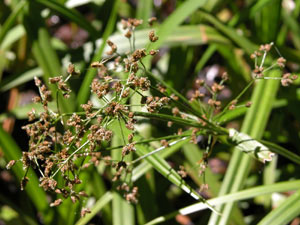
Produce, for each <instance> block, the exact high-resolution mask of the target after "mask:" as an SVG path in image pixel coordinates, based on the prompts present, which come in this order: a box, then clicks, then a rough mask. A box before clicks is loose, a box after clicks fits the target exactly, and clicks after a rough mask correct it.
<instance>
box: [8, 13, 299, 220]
mask: <svg viewBox="0 0 300 225" xmlns="http://www.w3.org/2000/svg"><path fill="white" fill-rule="evenodd" d="M155 20H156V19H155V18H151V19H150V20H149V24H150V25H152V24H153V22H155ZM142 22H143V21H141V20H137V19H128V20H122V25H123V28H124V29H125V30H126V33H125V37H127V38H128V39H131V37H132V36H133V35H134V31H135V29H136V28H137V27H138V26H139V25H140V24H141V23H142ZM149 40H150V42H155V41H157V40H158V37H157V36H156V34H155V32H154V30H152V31H150V33H149ZM107 44H108V46H109V47H110V51H109V52H107V54H108V55H110V58H107V59H104V60H102V61H99V62H93V63H92V64H91V67H92V69H96V70H97V72H98V76H97V77H96V78H94V80H93V81H92V83H91V86H90V88H91V93H92V94H93V95H94V96H96V98H97V101H98V103H101V105H102V106H101V107H96V106H95V104H94V103H93V102H92V101H88V102H87V103H86V104H82V105H81V108H82V112H77V113H72V114H68V113H61V112H59V110H58V111H57V112H55V111H53V110H52V109H50V108H49V106H48V105H49V104H48V103H49V101H51V100H52V97H51V96H54V95H52V93H51V92H50V91H49V90H48V88H47V87H46V85H45V84H43V83H42V82H41V80H39V79H38V78H35V84H36V86H37V87H38V89H39V93H40V97H35V98H34V99H33V101H34V102H36V103H41V104H42V106H43V109H44V111H43V112H42V113H41V114H39V115H37V113H36V112H35V111H31V112H30V113H29V114H28V118H29V121H30V122H31V123H30V124H28V125H26V126H24V127H23V129H24V130H25V131H26V133H27V135H28V136H29V138H30V140H29V150H28V151H26V152H23V156H22V159H21V161H22V164H23V167H24V170H25V171H28V168H29V167H33V168H36V169H37V170H38V171H39V173H40V186H41V187H42V188H43V189H44V190H45V191H49V192H53V193H56V194H57V196H58V197H57V199H56V200H54V201H53V202H52V203H51V204H50V206H51V207H52V206H58V205H60V204H61V203H62V202H63V199H66V198H70V199H71V200H72V202H74V203H75V202H77V201H78V200H79V199H80V198H81V197H87V194H86V193H85V192H84V191H78V190H77V189H76V188H75V187H76V185H78V184H80V183H82V180H81V179H80V171H81V170H84V169H86V168H87V167H89V166H91V165H95V166H98V165H99V163H100V162H104V163H105V165H107V166H111V167H112V168H113V171H114V172H113V174H112V175H111V177H110V179H111V180H112V181H113V182H117V185H116V188H117V190H119V191H120V192H121V193H123V195H124V198H125V199H126V200H127V201H129V202H132V203H136V202H137V197H138V188H137V187H134V186H132V184H131V183H128V182H125V181H124V179H123V177H124V176H126V175H127V174H128V173H131V168H130V162H128V161H126V160H125V159H126V156H128V155H129V154H131V153H133V152H135V151H136V149H137V148H138V147H137V142H136V141H135V134H136V133H137V131H136V129H135V124H136V123H137V121H138V120H137V117H136V114H138V112H133V111H132V109H131V105H130V104H128V102H129V99H130V97H131V96H132V95H134V94H138V95H140V96H141V97H142V100H141V106H143V109H145V110H147V111H148V113H149V114H150V115H151V114H153V113H157V112H161V109H163V108H165V109H166V110H167V112H169V113H167V115H168V116H170V115H173V117H171V118H173V120H172V121H168V119H164V118H163V117H162V118H161V119H163V120H165V121H166V122H168V126H169V127H171V126H172V125H173V123H176V122H178V123H179V124H181V125H182V124H184V125H182V126H181V127H180V128H179V129H178V135H182V134H183V129H184V130H185V131H188V130H189V129H190V131H189V138H190V140H191V141H192V142H194V143H197V140H198V136H199V134H205V135H208V136H209V141H208V143H207V146H208V148H207V150H206V152H205V153H204V156H203V160H202V161H201V162H200V163H199V170H200V172H199V174H200V175H201V174H203V173H204V171H205V169H206V167H207V158H208V156H209V155H210V152H211V148H212V147H211V146H212V141H211V139H212V136H213V135H217V134H218V132H219V133H222V132H223V131H222V129H221V128H220V127H219V125H218V124H217V123H214V116H215V115H216V114H217V113H224V112H225V111H226V110H227V109H229V110H233V109H234V108H235V107H237V103H238V99H234V100H232V101H231V102H230V103H229V105H228V106H227V107H223V111H221V109H222V103H221V101H220V100H219V98H218V95H219V94H220V93H221V92H222V91H223V89H224V87H225V86H224V84H225V82H226V81H227V80H228V75H227V73H223V75H222V76H221V81H219V82H214V83H213V84H212V85H210V86H209V85H207V84H206V83H205V81H204V80H201V79H197V80H195V87H196V89H195V90H194V91H193V93H192V95H191V98H190V99H189V100H190V101H188V100H187V101H186V102H184V103H181V102H180V97H179V96H180V95H179V94H170V95H168V93H169V92H168V91H170V90H169V89H168V87H166V86H164V85H162V84H159V83H157V84H156V85H154V84H152V83H151V82H150V80H149V79H148V77H146V76H145V75H147V71H146V69H145V67H144V65H143V62H142V60H143V59H144V58H145V57H149V56H153V55H155V54H156V53H157V52H158V51H157V50H150V51H147V50H146V49H134V48H133V49H132V50H131V51H130V52H129V53H127V54H125V55H121V54H119V53H118V47H117V45H116V44H115V43H113V42H112V41H110V40H108V41H107ZM133 46H134V45H133ZM271 47H272V44H267V45H262V46H261V47H260V49H259V50H258V51H256V52H255V53H253V54H252V55H251V57H252V58H254V59H257V58H258V57H260V56H263V58H265V56H266V54H267V52H268V51H270V49H271ZM263 60H264V59H263ZM263 60H262V63H261V65H260V66H258V65H256V68H255V70H254V71H253V73H254V78H255V79H259V78H263V77H264V72H265V69H264V68H263V66H262V65H263ZM110 62H113V63H114V65H115V67H112V68H111V67H108V66H107V64H108V63H110ZM117 65H118V66H121V67H122V68H123V71H122V73H123V74H126V77H127V78H126V79H120V78H118V76H117V75H116V74H117V73H116V67H117ZM277 65H278V66H279V67H281V68H283V67H284V65H285V59H283V58H282V57H281V58H279V59H278V60H277ZM67 72H68V76H67V77H66V78H64V77H63V76H58V77H53V78H50V79H49V82H50V83H51V84H56V85H57V89H58V91H60V92H61V93H62V95H63V96H64V97H66V98H68V97H69V96H70V93H71V89H70V88H69V85H68V80H69V79H70V77H72V76H75V75H79V71H76V70H75V66H74V65H73V64H71V65H70V66H69V67H68V70H67ZM295 79H296V76H294V75H291V74H285V75H283V77H282V80H281V82H282V85H283V86H288V85H289V84H291V83H292V81H293V80H295ZM203 88H204V89H205V90H206V91H203ZM154 93H156V95H155V94H154ZM181 100H182V99H181ZM188 103H190V104H191V105H192V104H198V106H197V107H198V108H199V109H200V110H199V111H198V113H195V108H193V107H191V105H188ZM250 105H251V103H247V104H246V105H245V106H246V107H249V106H250ZM138 115H140V116H141V114H138ZM143 115H144V114H143ZM144 116H145V115H144ZM149 117H150V116H149ZM168 118H170V117H168ZM114 121H117V122H119V124H120V128H121V131H122V129H123V128H122V124H121V123H123V124H124V126H125V128H126V129H127V131H128V132H129V133H130V134H129V135H128V137H127V139H126V138H125V137H124V135H123V137H122V139H123V141H124V143H123V146H122V147H121V148H120V151H121V155H122V158H121V160H119V161H113V160H112V159H111V157H110V156H109V154H110V152H109V151H106V148H107V146H109V145H110V142H111V140H112V138H113V135H114V134H115V132H114V130H113V129H112V128H111V126H110V125H111V124H112V123H113V122H114ZM188 124H190V126H189V125H188ZM192 124H196V126H192ZM122 132H123V131H122ZM122 134H123V133H122ZM161 146H162V148H167V147H169V146H170V143H169V142H168V141H167V140H165V139H163V140H161ZM15 163H16V161H11V162H9V164H8V165H7V168H11V167H12V166H13V165H14V164H15ZM178 173H179V174H180V175H181V176H182V177H186V176H187V173H186V171H185V169H184V167H183V166H180V168H179V171H178ZM58 176H60V177H62V178H63V180H64V182H60V183H58V182H57V177H58ZM27 181H28V178H27V177H26V174H25V176H24V178H23V180H22V182H21V188H22V189H23V188H24V187H25V185H26V183H27ZM89 212H90V210H89V209H86V208H83V209H82V211H81V215H82V216H84V215H85V214H86V213H89Z"/></svg>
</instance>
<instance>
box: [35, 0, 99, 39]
mask: <svg viewBox="0 0 300 225" xmlns="http://www.w3.org/2000/svg"><path fill="white" fill-rule="evenodd" d="M36 2H38V3H40V4H41V5H43V6H45V7H48V8H50V9H52V10H54V11H55V12H57V13H59V14H60V15H62V16H63V17H65V18H66V19H68V20H70V21H73V22H75V23H76V24H78V25H79V26H80V27H81V28H83V29H85V30H86V31H88V32H89V34H90V35H91V36H92V38H93V39H96V38H97V37H99V34H98V33H99V32H98V31H97V30H96V29H95V28H94V27H93V26H92V25H91V23H89V22H88V21H87V20H86V19H85V18H84V17H83V16H82V15H81V14H80V13H79V12H78V11H77V10H75V9H69V8H67V7H65V6H64V5H63V4H61V3H59V2H57V1H53V0H36Z"/></svg>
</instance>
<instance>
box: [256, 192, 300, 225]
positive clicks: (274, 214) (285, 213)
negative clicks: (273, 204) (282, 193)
mask: <svg viewBox="0 0 300 225" xmlns="http://www.w3.org/2000/svg"><path fill="white" fill-rule="evenodd" d="M299 205H300V190H298V191H297V192H296V193H294V194H293V195H292V196H290V197H289V198H288V199H286V200H285V201H284V202H283V203H282V204H281V205H280V206H279V207H278V208H276V209H275V210H273V211H271V212H270V213H269V214H268V215H267V216H265V217H264V218H263V219H262V220H261V221H260V222H259V223H258V225H269V224H272V225H285V224H288V223H289V222H290V221H291V220H292V219H294V218H295V217H296V216H298V215H299V214H300V207H299Z"/></svg>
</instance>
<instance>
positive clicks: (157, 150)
mask: <svg viewBox="0 0 300 225" xmlns="http://www.w3.org/2000/svg"><path fill="white" fill-rule="evenodd" d="M185 139H187V137H183V138H181V139H180V140H176V141H173V142H171V143H169V146H168V147H170V146H172V145H175V144H177V143H178V142H181V141H184V140H185ZM165 148H167V147H165V146H162V147H160V148H157V149H155V150H154V151H152V152H149V153H147V154H145V155H143V156H141V157H139V158H137V159H136V160H133V161H132V162H131V163H130V165H133V164H135V163H137V162H139V161H141V160H142V159H144V158H147V157H148V156H150V155H153V154H155V153H157V152H160V151H161V150H164V149H165Z"/></svg>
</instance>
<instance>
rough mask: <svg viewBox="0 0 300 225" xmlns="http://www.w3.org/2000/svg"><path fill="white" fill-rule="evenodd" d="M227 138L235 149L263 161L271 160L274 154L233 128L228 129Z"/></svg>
mask: <svg viewBox="0 0 300 225" xmlns="http://www.w3.org/2000/svg"><path fill="white" fill-rule="evenodd" d="M229 139H230V140H231V141H232V142H233V143H234V144H235V148H236V149H238V150H240V151H242V152H244V153H247V154H250V155H252V156H253V157H255V158H256V159H258V160H259V161H261V162H263V163H265V162H266V161H272V158H273V157H274V156H275V154H274V153H273V152H271V151H270V150H269V148H267V147H266V146H265V145H263V144H261V143H260V142H258V141H256V140H254V139H253V138H251V137H250V136H249V135H247V134H244V133H241V132H238V131H236V130H235V129H233V128H230V129H229Z"/></svg>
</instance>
